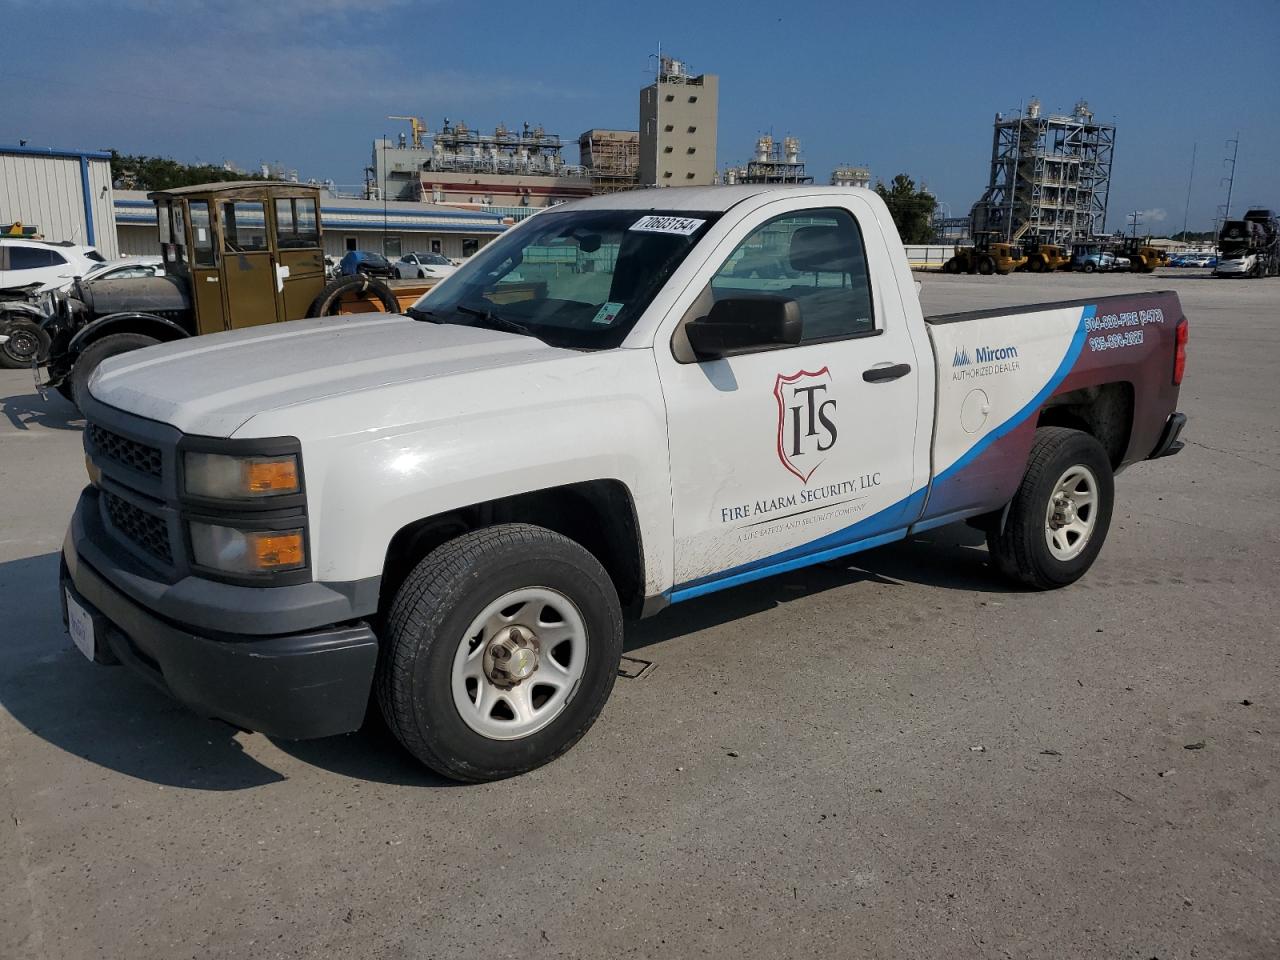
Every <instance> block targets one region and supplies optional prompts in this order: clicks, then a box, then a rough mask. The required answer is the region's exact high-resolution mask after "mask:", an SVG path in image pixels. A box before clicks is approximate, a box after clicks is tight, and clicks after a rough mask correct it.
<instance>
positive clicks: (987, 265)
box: [978, 257, 996, 277]
mask: <svg viewBox="0 0 1280 960" xmlns="http://www.w3.org/2000/svg"><path fill="white" fill-rule="evenodd" d="M978 272H979V273H980V274H982V275H983V276H984V277H989V276H991V274H993V273H995V272H996V265H995V263H994V262H993V261H992V260H991V258H990V257H983V258H982V259H981V260H979V261H978Z"/></svg>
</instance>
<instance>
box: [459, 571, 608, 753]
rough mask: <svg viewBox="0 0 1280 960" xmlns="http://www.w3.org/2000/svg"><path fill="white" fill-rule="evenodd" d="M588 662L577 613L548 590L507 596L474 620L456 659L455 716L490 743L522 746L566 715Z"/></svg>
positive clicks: (584, 634)
mask: <svg viewBox="0 0 1280 960" xmlns="http://www.w3.org/2000/svg"><path fill="white" fill-rule="evenodd" d="M586 662H587V627H586V621H585V619H584V618H583V616H582V612H581V611H580V610H579V609H578V607H577V606H576V605H575V604H574V603H573V601H572V600H570V599H569V598H568V597H566V596H565V595H564V594H562V593H560V592H559V591H557V590H552V589H551V588H549V587H524V588H521V589H518V590H511V591H508V592H507V593H504V594H503V595H502V596H500V597H498V598H497V599H496V600H494V601H493V602H492V603H490V604H488V605H487V606H486V607H485V608H484V609H483V610H482V611H480V614H479V615H478V616H477V617H476V618H475V619H474V620H472V621H471V625H470V626H469V627H468V628H467V630H466V632H465V633H464V634H463V635H462V637H461V638H460V640H459V642H458V649H457V652H456V653H455V654H454V658H453V671H452V677H451V688H452V692H453V703H454V706H455V707H456V708H457V711H458V715H459V716H460V717H461V718H462V721H463V723H465V724H466V725H467V726H468V727H469V728H471V729H472V730H473V731H475V732H476V733H478V734H480V735H481V736H483V737H487V738H489V739H491V740H519V739H522V738H524V737H528V736H531V735H533V734H535V733H537V732H538V731H539V730H542V729H543V728H544V727H546V726H547V724H549V723H551V722H552V721H553V720H555V718H556V717H558V716H559V715H560V714H561V713H563V712H564V709H565V707H567V706H568V705H569V702H570V701H571V700H572V699H573V695H574V693H575V691H576V690H577V688H578V684H579V683H580V682H581V680H582V675H583V672H584V671H585V669H586Z"/></svg>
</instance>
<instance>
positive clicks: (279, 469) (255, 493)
mask: <svg viewBox="0 0 1280 960" xmlns="http://www.w3.org/2000/svg"><path fill="white" fill-rule="evenodd" d="M183 474H184V476H185V482H184V486H185V487H186V492H187V493H189V494H191V495H192V496H197V497H212V498H214V499H217V500H256V499H258V498H260V497H275V496H280V495H282V494H288V493H299V492H300V491H301V490H302V474H301V471H299V469H298V458H297V456H296V455H294V454H287V455H285V456H282V457H233V456H228V455H227V454H222V453H188V454H186V459H185V461H184V463H183Z"/></svg>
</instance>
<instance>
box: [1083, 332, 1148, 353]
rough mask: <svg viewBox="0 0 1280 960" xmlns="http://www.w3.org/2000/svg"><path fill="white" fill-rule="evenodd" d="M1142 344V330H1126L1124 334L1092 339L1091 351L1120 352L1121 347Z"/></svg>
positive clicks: (1090, 343)
mask: <svg viewBox="0 0 1280 960" xmlns="http://www.w3.org/2000/svg"><path fill="white" fill-rule="evenodd" d="M1140 343H1142V331H1141V330H1126V331H1125V332H1124V333H1111V334H1108V335H1107V336H1105V337H1090V338H1089V349H1090V350H1118V349H1120V348H1121V347H1136V346H1138V345H1139V344H1140Z"/></svg>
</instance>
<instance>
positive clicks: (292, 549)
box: [250, 530, 302, 570]
mask: <svg viewBox="0 0 1280 960" xmlns="http://www.w3.org/2000/svg"><path fill="white" fill-rule="evenodd" d="M250 542H251V543H252V544H253V549H254V560H255V562H256V564H257V567H258V569H259V570H280V569H282V568H283V569H291V568H296V567H300V566H302V531H301V530H292V531H290V532H289V533H282V534H274V533H273V534H265V533H259V534H256V535H255V536H253V537H251V538H250Z"/></svg>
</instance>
